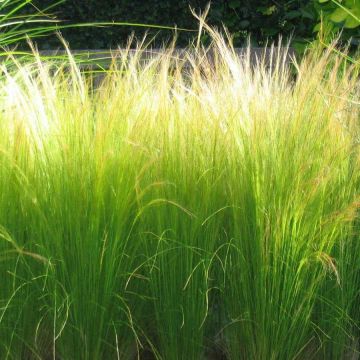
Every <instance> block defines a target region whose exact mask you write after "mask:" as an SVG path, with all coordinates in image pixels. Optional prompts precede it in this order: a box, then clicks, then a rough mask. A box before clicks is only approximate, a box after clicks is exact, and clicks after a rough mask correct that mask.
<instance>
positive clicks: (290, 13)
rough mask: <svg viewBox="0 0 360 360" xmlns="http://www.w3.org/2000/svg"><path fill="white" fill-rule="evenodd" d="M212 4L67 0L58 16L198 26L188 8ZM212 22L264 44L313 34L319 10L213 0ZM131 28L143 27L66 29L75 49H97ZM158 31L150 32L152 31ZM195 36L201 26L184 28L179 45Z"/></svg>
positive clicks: (258, 0) (305, 1) (302, 2)
mask: <svg viewBox="0 0 360 360" xmlns="http://www.w3.org/2000/svg"><path fill="white" fill-rule="evenodd" d="M34 3H35V4H38V5H40V4H41V6H44V5H46V4H49V3H51V0H41V1H40V0H34ZM207 4H208V0H190V1H189V0H181V1H175V0H165V1H164V0H150V1H142V0H132V1H128V0H121V1H115V0H112V1H106V2H104V1H101V0H87V1H84V0H79V1H75V0H67V1H66V2H65V3H64V4H61V5H60V6H59V7H58V8H57V15H58V17H59V18H60V19H63V20H66V21H67V22H69V23H80V22H102V21H115V22H123V21H127V22H133V23H142V24H157V25H167V26H175V25H176V26H177V27H178V28H185V29H190V30H191V29H192V30H194V29H195V30H196V29H197V27H198V24H197V20H196V19H195V18H194V17H193V16H192V14H191V11H190V9H189V8H190V7H191V8H194V9H195V10H196V11H197V12H199V11H200V10H204V9H205V8H206V6H207ZM207 21H208V23H209V24H212V25H213V26H217V27H221V26H222V24H225V26H226V27H227V28H228V29H229V31H230V32H231V33H232V34H233V36H234V41H235V45H236V46H239V45H244V44H245V43H246V40H247V38H248V36H249V35H250V34H251V35H252V36H251V39H252V42H253V44H254V45H258V46H262V45H264V44H265V42H266V40H267V39H268V38H269V39H270V40H278V37H279V36H280V35H282V36H283V37H284V38H287V37H289V36H291V35H293V36H294V38H295V40H300V39H304V38H306V39H311V38H312V36H313V33H312V29H313V27H314V25H315V23H316V21H317V13H316V11H315V9H314V7H313V6H312V1H309V0H298V1H276V2H274V1H270V0H246V1H242V0H228V1H227V0H222V1H214V2H213V3H212V4H211V9H210V12H209V16H208V20H207ZM131 31H135V32H136V33H137V34H138V35H139V36H141V34H143V32H144V30H139V29H138V28H136V27H107V28H92V29H91V28H87V29H76V30H64V31H63V34H64V36H65V38H66V39H67V41H69V42H70V46H71V47H72V48H77V49H79V48H93V49H95V48H109V47H117V46H118V44H122V45H124V44H125V43H126V41H127V38H128V35H129V33H130V32H131ZM155 32H156V31H150V34H155ZM194 36H196V31H195V35H194V32H179V34H178V42H177V44H178V46H186V45H187V44H188V42H189V39H191V38H193V37H194ZM169 38H172V34H171V33H169V32H166V31H163V32H161V33H160V34H159V36H158V37H157V45H160V44H161V43H162V42H163V41H165V40H166V39H169ZM203 40H206V39H203ZM56 45H57V44H56V43H55V42H51V43H45V42H44V43H43V46H44V47H53V46H56Z"/></svg>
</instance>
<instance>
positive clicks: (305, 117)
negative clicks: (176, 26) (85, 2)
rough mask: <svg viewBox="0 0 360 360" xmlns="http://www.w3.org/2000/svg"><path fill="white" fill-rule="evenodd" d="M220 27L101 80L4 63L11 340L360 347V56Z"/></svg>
mask: <svg viewBox="0 0 360 360" xmlns="http://www.w3.org/2000/svg"><path fill="white" fill-rule="evenodd" d="M208 31H209V32H210V34H211V36H212V38H213V44H212V45H211V47H210V48H209V49H200V48H198V47H194V48H193V49H191V50H189V52H188V53H187V54H185V56H184V57H181V58H178V57H177V56H175V53H174V52H173V49H172V48H169V49H167V50H166V51H164V52H163V53H162V54H159V55H158V56H154V57H153V58H152V59H151V60H148V61H142V55H141V54H142V52H141V49H140V50H139V51H138V52H137V53H131V54H130V53H127V52H126V51H124V52H123V53H122V56H120V57H118V58H116V59H114V64H113V66H112V68H111V70H110V71H108V72H107V74H106V77H105V79H104V80H103V81H102V82H101V84H100V85H97V86H96V87H94V86H93V85H92V84H93V83H94V81H93V80H94V78H93V77H92V76H89V75H88V74H85V73H82V71H80V70H79V68H78V67H77V66H76V65H75V64H74V63H73V62H72V60H71V56H70V55H69V61H68V62H67V63H65V64H64V65H63V66H59V65H54V64H52V63H51V62H50V61H42V60H41V59H40V58H39V57H38V56H37V55H36V54H35V56H34V61H33V62H32V63H30V62H27V63H17V61H16V59H13V64H12V65H11V66H10V67H9V68H8V69H7V68H6V67H5V66H3V67H2V75H1V77H0V107H1V114H0V239H1V240H0V274H1V283H0V358H1V359H134V358H136V357H139V358H144V359H145V358H149V356H150V354H151V356H152V357H151V358H156V359H164V360H180V359H182V360H185V359H186V360H190V359H194V360H197V359H210V358H212V359H221V358H223V359H225V358H227V359H254V360H275V359H346V358H349V359H350V358H351V356H354V355H355V356H356V354H357V352H358V351H359V347H358V338H359V326H360V323H359V322H360V314H359V306H358V304H359V302H360V298H359V284H360V242H359V231H360V228H359V224H358V219H357V214H358V206H359V190H360V172H359V165H360V164H359V160H360V158H359V155H360V153H359V148H358V144H359V135H360V134H359V115H360V111H359V110H360V107H359V104H360V87H359V81H358V73H357V71H356V68H354V67H349V66H347V65H346V63H345V62H344V61H343V59H342V58H341V57H340V56H337V55H333V52H332V51H331V49H329V50H327V51H322V52H321V51H312V52H310V53H309V54H308V56H307V57H305V58H304V59H303V60H302V61H301V63H296V62H294V64H293V65H291V66H290V65H289V64H287V63H286V61H285V55H284V54H282V53H278V52H277V50H276V48H273V52H272V53H273V55H272V61H271V63H269V62H267V61H266V60H265V59H264V60H261V59H259V61H258V62H257V63H251V61H250V54H248V55H246V56H244V57H242V58H239V57H237V56H236V55H235V53H234V52H233V49H232V48H231V46H230V45H228V44H227V42H226V41H225V40H224V38H223V37H221V36H220V35H219V34H218V33H215V32H213V31H212V30H211V29H208ZM209 52H211V53H212V56H207V54H209ZM14 64H15V65H16V70H14V66H13V65H14ZM145 354H146V355H145Z"/></svg>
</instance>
